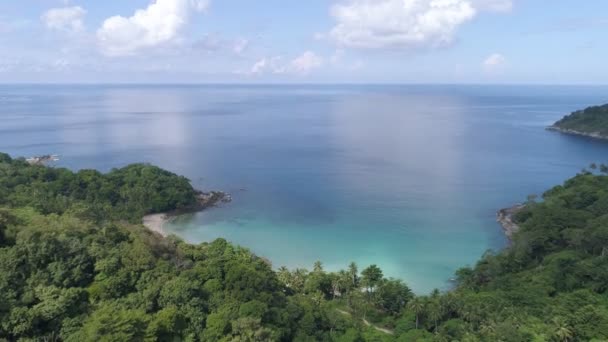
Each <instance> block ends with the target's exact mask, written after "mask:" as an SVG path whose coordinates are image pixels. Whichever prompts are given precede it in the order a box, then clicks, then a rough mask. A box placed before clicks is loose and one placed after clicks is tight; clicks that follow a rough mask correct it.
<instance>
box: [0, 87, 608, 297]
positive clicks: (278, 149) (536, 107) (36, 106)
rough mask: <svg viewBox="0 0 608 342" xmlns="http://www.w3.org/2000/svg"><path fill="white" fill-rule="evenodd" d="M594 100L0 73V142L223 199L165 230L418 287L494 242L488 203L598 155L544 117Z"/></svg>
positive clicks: (459, 90)
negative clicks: (11, 77) (162, 176)
mask: <svg viewBox="0 0 608 342" xmlns="http://www.w3.org/2000/svg"><path fill="white" fill-rule="evenodd" d="M606 102H608V87H592V86H588V87H587V86H481V85H479V86H475V85H443V86H439V85H435V86H432V85H367V86H363V85H258V86H253V85H204V86H195V85H154V86H151V85H128V86H127V85H95V86H93V85H1V86H0V118H1V121H0V151H2V152H6V153H10V154H11V155H13V156H25V157H28V156H33V155H41V154H58V155H59V156H60V160H59V161H58V162H56V163H55V166H57V167H67V168H70V169H74V170H76V169H82V168H95V169H100V170H102V171H107V170H109V169H111V168H115V167H121V166H124V165H127V164H129V163H134V162H149V163H153V164H156V165H158V166H161V167H163V168H166V169H168V170H170V171H173V172H175V173H178V174H183V175H185V176H187V177H188V178H190V179H191V181H192V183H193V185H194V186H195V187H197V188H200V189H203V190H223V191H226V192H229V193H230V194H231V195H232V197H233V202H232V203H230V204H225V205H222V206H221V207H219V208H214V209H211V210H207V211H204V212H200V213H198V214H195V215H191V216H188V217H183V218H180V219H179V220H176V221H175V222H173V223H172V224H170V225H169V226H168V227H167V229H168V230H170V231H171V232H172V233H175V234H176V235H178V236H180V237H181V238H183V239H185V240H187V241H189V242H193V243H199V242H204V241H211V240H214V239H216V238H225V239H227V240H229V241H231V242H234V243H236V244H239V245H242V246H244V247H247V248H249V249H251V250H252V251H254V252H255V253H256V254H258V255H260V256H263V257H265V258H268V259H269V260H270V261H271V262H272V263H273V266H275V267H279V266H287V267H289V268H297V267H304V268H309V269H310V268H312V264H313V263H314V262H315V261H317V260H320V261H322V263H323V265H324V266H325V268H326V269H329V270H337V269H340V268H344V267H346V266H347V265H348V263H349V262H351V261H355V262H357V263H358V264H359V266H360V268H363V267H365V266H367V265H370V264H377V265H378V266H380V267H381V268H382V269H383V271H384V274H385V275H386V276H390V277H395V278H400V279H403V280H404V281H405V282H406V283H407V284H409V285H410V286H411V287H412V288H413V289H414V290H415V291H416V292H418V293H428V292H430V291H431V290H432V289H434V288H439V289H447V288H449V287H450V279H451V278H453V277H454V272H455V271H456V270H457V269H458V268H460V267H463V266H467V265H474V264H475V262H476V261H477V260H479V258H480V257H481V256H482V255H483V254H484V252H485V251H487V250H489V249H493V250H500V249H501V248H504V247H505V246H506V244H507V241H506V239H505V237H504V234H503V232H502V230H501V228H500V226H499V225H498V224H497V223H496V215H495V214H496V211H497V210H498V209H500V208H503V207H507V206H511V205H512V204H515V203H517V202H522V201H524V200H525V199H526V196H527V195H529V194H542V192H543V191H545V190H547V189H549V188H550V187H552V186H554V185H557V184H560V183H562V182H563V181H564V180H565V179H567V178H569V177H571V176H574V175H575V174H576V173H577V172H578V171H580V170H581V169H582V168H583V167H585V166H587V165H589V164H590V163H591V162H598V163H600V162H608V160H607V159H608V158H607V157H608V142H604V141H599V140H593V139H586V138H583V137H576V136H567V135H563V134H560V133H556V132H549V131H546V130H545V129H544V128H545V127H546V126H548V125H550V124H551V123H553V122H554V121H556V120H557V119H559V118H561V117H562V116H563V115H565V114H568V113H569V112H571V111H574V110H577V109H582V108H584V107H587V106H589V105H595V104H601V103H606Z"/></svg>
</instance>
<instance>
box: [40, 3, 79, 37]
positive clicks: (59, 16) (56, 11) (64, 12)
mask: <svg viewBox="0 0 608 342" xmlns="http://www.w3.org/2000/svg"><path fill="white" fill-rule="evenodd" d="M86 14H87V11H85V10H84V9H83V8H82V7H80V6H73V7H62V8H51V9H50V10H48V11H46V12H44V14H42V16H41V17H40V19H41V20H42V22H43V23H44V25H45V26H46V27H47V28H49V29H52V30H66V31H74V32H77V31H82V30H83V29H84V22H83V20H84V16H85V15H86Z"/></svg>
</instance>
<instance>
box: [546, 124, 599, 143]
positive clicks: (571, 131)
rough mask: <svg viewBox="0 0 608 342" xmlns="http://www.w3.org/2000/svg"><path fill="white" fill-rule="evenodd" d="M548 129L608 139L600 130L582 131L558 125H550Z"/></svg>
mask: <svg viewBox="0 0 608 342" xmlns="http://www.w3.org/2000/svg"><path fill="white" fill-rule="evenodd" d="M547 130H548V131H555V132H560V133H563V134H570V135H580V136H583V137H589V138H594V139H604V140H605V139H608V136H606V135H603V134H601V133H599V132H581V131H577V130H574V129H566V128H561V127H557V126H549V127H547Z"/></svg>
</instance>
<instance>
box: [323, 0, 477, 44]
mask: <svg viewBox="0 0 608 342" xmlns="http://www.w3.org/2000/svg"><path fill="white" fill-rule="evenodd" d="M331 14H332V16H333V17H334V18H335V19H336V21H337V24H336V26H334V28H333V29H332V30H331V31H330V33H329V36H330V38H332V39H333V40H334V41H336V42H337V43H338V44H339V45H341V46H345V47H353V48H412V47H427V46H441V45H445V44H448V43H450V42H451V41H452V40H453V36H454V33H455V32H456V30H457V29H458V27H459V26H460V25H462V24H464V23H465V22H467V21H469V20H471V19H472V18H473V17H474V16H475V14H476V10H475V9H474V8H473V6H472V5H471V3H470V2H468V1H465V0H346V1H345V2H342V3H339V4H336V5H334V6H333V7H332V8H331Z"/></svg>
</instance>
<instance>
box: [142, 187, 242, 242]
mask: <svg viewBox="0 0 608 342" xmlns="http://www.w3.org/2000/svg"><path fill="white" fill-rule="evenodd" d="M229 202H232V196H230V194H228V193H225V192H222V191H210V192H202V191H197V193H196V204H194V205H192V206H189V207H185V208H180V209H177V210H173V211H171V212H167V213H156V214H150V215H146V216H144V217H143V219H142V224H143V225H144V226H145V227H146V228H148V229H149V230H151V231H153V232H156V233H158V234H160V235H162V236H167V235H168V234H167V232H166V231H165V230H164V225H165V224H166V223H167V222H169V221H170V220H171V219H173V218H175V217H177V216H180V215H186V214H191V213H196V212H199V211H202V210H205V209H207V208H210V207H215V206H217V205H219V204H221V203H229Z"/></svg>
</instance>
